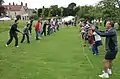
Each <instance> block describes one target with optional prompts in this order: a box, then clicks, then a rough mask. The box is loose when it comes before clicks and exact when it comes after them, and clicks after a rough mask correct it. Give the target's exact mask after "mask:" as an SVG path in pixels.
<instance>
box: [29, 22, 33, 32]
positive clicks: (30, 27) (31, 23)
mask: <svg viewBox="0 0 120 79" xmlns="http://www.w3.org/2000/svg"><path fill="white" fill-rule="evenodd" d="M32 25H33V20H30V25H29V31H30V34H32Z"/></svg>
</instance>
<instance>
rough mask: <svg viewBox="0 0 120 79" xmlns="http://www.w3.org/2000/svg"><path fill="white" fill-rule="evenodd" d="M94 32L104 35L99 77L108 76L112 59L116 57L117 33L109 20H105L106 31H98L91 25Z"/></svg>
mask: <svg viewBox="0 0 120 79" xmlns="http://www.w3.org/2000/svg"><path fill="white" fill-rule="evenodd" d="M92 29H93V30H95V32H96V33H97V34H98V35H100V36H102V37H106V41H105V42H106V43H105V47H106V55H105V58H104V62H103V63H104V73H103V74H102V75H99V77H101V78H109V75H111V74H112V61H113V60H114V59H115V58H116V55H117V52H118V46H117V34H116V31H115V29H114V28H113V26H112V23H111V21H107V22H106V31H98V30H97V29H95V27H92Z"/></svg>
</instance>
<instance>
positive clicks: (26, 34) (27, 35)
mask: <svg viewBox="0 0 120 79" xmlns="http://www.w3.org/2000/svg"><path fill="white" fill-rule="evenodd" d="M25 36H26V37H27V42H28V43H30V40H29V34H28V33H25V34H23V37H22V40H21V43H23V42H24V40H25Z"/></svg>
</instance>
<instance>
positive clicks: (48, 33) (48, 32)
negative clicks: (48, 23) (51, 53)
mask: <svg viewBox="0 0 120 79" xmlns="http://www.w3.org/2000/svg"><path fill="white" fill-rule="evenodd" d="M47 35H50V27H48V31H47Z"/></svg>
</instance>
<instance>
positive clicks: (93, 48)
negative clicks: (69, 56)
mask: <svg viewBox="0 0 120 79" xmlns="http://www.w3.org/2000/svg"><path fill="white" fill-rule="evenodd" d="M100 45H102V41H96V42H95V44H93V47H92V51H93V54H98V53H99V50H98V47H99V46H100Z"/></svg>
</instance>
